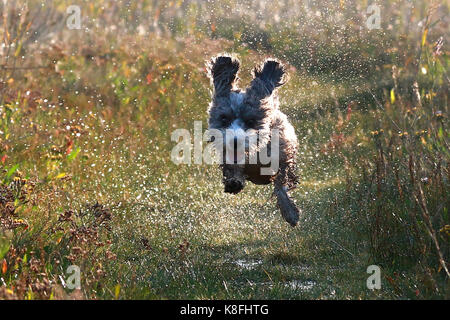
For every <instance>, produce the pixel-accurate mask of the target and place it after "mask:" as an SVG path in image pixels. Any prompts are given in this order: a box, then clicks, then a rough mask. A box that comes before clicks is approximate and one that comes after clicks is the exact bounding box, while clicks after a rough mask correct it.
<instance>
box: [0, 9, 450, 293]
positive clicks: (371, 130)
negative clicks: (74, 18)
mask: <svg viewBox="0 0 450 320" xmlns="http://www.w3.org/2000/svg"><path fill="white" fill-rule="evenodd" d="M239 3H240V4H238V3H237V2H236V1H231V0H228V1H215V2H203V1H171V2H165V1H164V2H163V1H155V0H153V1H144V0H140V1H96V2H91V3H89V4H86V3H85V2H84V1H70V3H69V1H60V0H58V1H53V2H51V3H47V2H45V5H42V4H41V2H40V1H15V2H6V4H5V3H3V4H1V5H0V7H1V13H2V27H1V28H0V33H1V41H2V48H1V51H0V59H1V60H0V61H1V64H0V81H1V82H0V182H1V183H0V299H448V298H449V297H450V291H449V286H448V285H449V272H448V268H449V264H448V261H449V259H450V245H449V237H450V221H449V213H448V209H449V207H450V197H449V196H450V188H449V186H450V182H449V179H450V162H449V160H450V151H449V132H448V126H449V123H448V114H449V113H448V87H449V76H448V71H447V70H448V62H449V59H448V23H449V19H448V16H449V14H448V13H449V12H448V4H446V3H445V2H443V3H441V2H439V1H435V2H433V3H430V2H428V1H388V0H385V1H378V2H377V3H378V4H379V6H380V8H381V16H380V17H381V26H380V29H374V30H369V29H367V27H366V24H365V19H366V18H367V16H369V14H366V8H367V6H368V3H367V1H363V0H352V1H350V0H348V1H347V0H343V1H328V0H324V1H318V3H312V4H311V3H310V2H308V1H304V2H301V1H289V0H286V1H279V2H276V3H270V2H265V1H239ZM71 4H74V5H79V6H80V8H81V22H82V23H81V26H82V28H81V29H80V30H77V29H70V28H69V27H68V26H67V24H66V21H67V13H66V9H67V7H68V6H69V5H71ZM220 52H233V53H235V54H236V55H238V56H239V57H240V59H241V61H242V65H243V67H244V68H243V70H241V73H240V77H241V78H242V80H241V81H242V82H243V83H248V81H249V80H250V79H251V74H250V72H251V69H252V68H253V67H254V66H255V65H256V64H258V63H259V62H260V61H262V60H263V59H264V58H265V57H268V56H275V57H277V58H279V59H281V60H283V61H285V62H286V63H287V64H288V70H289V74H290V81H289V83H288V84H287V85H286V86H284V87H283V88H282V89H281V91H280V96H281V108H282V110H283V111H284V112H285V113H286V114H287V115H288V117H289V119H290V120H291V121H292V123H293V125H294V127H295V129H296V133H297V135H298V138H299V141H300V152H299V157H298V163H299V172H298V173H299V176H300V183H299V186H298V187H297V188H296V189H295V190H293V191H292V197H293V198H294V199H295V201H296V203H297V205H298V206H299V207H300V208H301V209H302V216H301V218H300V223H299V225H298V226H297V227H296V228H292V227H290V226H289V225H288V224H287V223H286V222H284V220H283V219H282V217H281V215H280V213H279V210H278V208H277V207H276V201H275V199H273V198H271V193H272V190H271V188H270V186H267V187H265V186H255V185H251V184H248V185H247V186H246V188H245V189H244V191H243V192H242V193H240V194H239V195H237V196H233V195H229V194H225V193H224V192H223V186H222V184H221V171H220V170H219V168H218V167H216V166H210V165H206V164H203V165H195V164H192V165H179V166H177V165H175V164H174V163H173V162H172V161H171V158H170V153H171V150H172V148H173V147H174V145H175V142H173V141H171V133H172V132H173V131H174V130H175V129H179V128H185V129H188V130H190V131H191V132H193V129H194V121H202V123H203V128H204V129H206V127H207V114H206V109H207V106H208V104H209V101H210V90H211V87H210V83H209V79H208V78H207V75H206V70H205V61H206V60H208V59H209V57H211V56H213V55H216V54H218V53H220ZM71 265H76V266H79V267H80V270H81V289H79V290H78V289H76V290H70V289H69V288H68V287H67V281H68V280H67V279H68V277H69V276H70V274H69V273H67V268H68V267H69V266H71ZM370 265H377V266H379V267H380V268H381V281H382V285H381V289H379V290H369V289H368V288H367V286H366V280H367V278H368V277H369V276H370V274H368V273H367V272H366V270H367V267H368V266H370Z"/></svg>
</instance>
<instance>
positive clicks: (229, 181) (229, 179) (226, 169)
mask: <svg viewBox="0 0 450 320" xmlns="http://www.w3.org/2000/svg"><path fill="white" fill-rule="evenodd" d="M222 172H223V184H224V185H225V192H227V193H233V194H237V193H239V192H240V191H241V190H242V189H244V186H245V177H244V166H243V165H238V164H223V165H222Z"/></svg>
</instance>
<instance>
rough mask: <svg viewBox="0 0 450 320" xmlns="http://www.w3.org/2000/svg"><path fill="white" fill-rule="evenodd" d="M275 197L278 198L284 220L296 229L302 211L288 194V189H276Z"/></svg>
mask: <svg viewBox="0 0 450 320" xmlns="http://www.w3.org/2000/svg"><path fill="white" fill-rule="evenodd" d="M275 195H276V197H277V205H278V207H279V208H280V211H281V215H282V216H283V218H284V220H286V221H287V222H288V223H289V224H290V225H291V226H293V227H295V226H296V225H297V223H298V219H299V215H300V211H299V210H298V208H297V206H296V205H295V203H294V201H292V199H291V198H290V197H289V195H288V194H287V190H286V187H284V186H283V187H281V188H275Z"/></svg>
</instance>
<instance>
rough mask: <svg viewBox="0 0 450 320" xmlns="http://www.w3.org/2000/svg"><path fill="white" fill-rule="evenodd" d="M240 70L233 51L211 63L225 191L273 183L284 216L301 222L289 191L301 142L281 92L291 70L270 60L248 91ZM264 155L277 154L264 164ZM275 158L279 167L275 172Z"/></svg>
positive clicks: (214, 126)
mask: <svg viewBox="0 0 450 320" xmlns="http://www.w3.org/2000/svg"><path fill="white" fill-rule="evenodd" d="M239 68H240V62H239V60H238V59H237V58H236V57H234V56H232V55H228V54H223V55H218V56H215V57H213V58H211V60H210V61H208V63H207V69H208V75H209V77H210V79H211V84H212V86H213V91H212V99H211V103H210V105H209V108H208V114H209V120H208V131H215V132H219V133H220V135H216V136H214V137H212V138H211V140H210V142H212V143H213V144H214V148H215V149H216V150H217V151H219V154H221V155H222V158H221V159H220V160H221V162H220V166H221V168H222V171H223V184H224V187H225V192H227V193H232V194H237V193H239V192H240V191H241V190H242V189H243V188H244V186H245V182H246V180H248V181H251V182H252V183H254V184H258V185H264V184H270V183H273V185H274V194H275V195H276V198H277V205H278V207H279V208H280V211H281V214H282V216H283V218H284V219H285V220H286V221H287V222H288V223H289V224H290V225H292V226H296V225H297V223H298V220H299V214H300V211H299V209H298V208H297V207H296V205H295V203H294V202H293V201H292V199H291V198H290V197H289V195H288V191H289V190H291V189H293V188H295V186H296V184H297V183H298V177H297V174H296V172H297V170H296V157H297V150H298V141H297V136H296V134H295V130H294V128H293V126H292V125H291V123H290V122H289V121H288V119H287V116H286V115H285V114H284V113H282V112H281V111H280V109H279V104H280V103H279V98H278V94H277V92H278V88H279V87H281V86H282V85H284V84H285V83H286V81H287V74H286V68H285V66H284V64H283V63H281V62H280V61H278V60H276V59H267V60H266V61H264V62H263V63H262V64H261V65H259V66H257V67H255V69H254V71H253V80H252V81H251V83H250V85H249V87H248V88H247V89H246V90H245V91H243V90H241V89H239V88H238V86H237V84H238V72H239ZM274 133H276V135H275V134H274ZM217 136H219V137H222V138H217ZM252 137H257V139H256V140H257V143H249V141H250V140H252V141H253V142H254V141H255V139H251V138H252ZM275 137H276V138H277V139H276V140H277V141H275ZM275 142H276V143H275ZM263 154H264V156H265V157H267V155H269V156H271V157H270V163H263V161H262V160H261V159H262V158H263V157H262V156H263ZM275 155H276V156H275ZM250 159H253V160H254V161H252V162H251V161H249V160H250ZM275 162H277V166H275V169H276V170H270V168H272V167H273V164H274V163H275ZM264 170H266V171H264Z"/></svg>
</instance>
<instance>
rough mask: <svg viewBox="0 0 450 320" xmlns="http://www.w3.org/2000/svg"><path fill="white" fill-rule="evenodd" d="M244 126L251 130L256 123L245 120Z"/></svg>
mask: <svg viewBox="0 0 450 320" xmlns="http://www.w3.org/2000/svg"><path fill="white" fill-rule="evenodd" d="M245 125H246V126H247V128H253V127H254V126H255V125H256V121H255V120H252V119H250V120H247V121H245Z"/></svg>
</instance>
